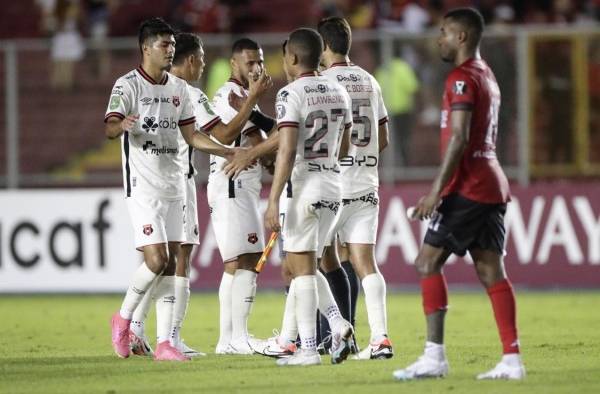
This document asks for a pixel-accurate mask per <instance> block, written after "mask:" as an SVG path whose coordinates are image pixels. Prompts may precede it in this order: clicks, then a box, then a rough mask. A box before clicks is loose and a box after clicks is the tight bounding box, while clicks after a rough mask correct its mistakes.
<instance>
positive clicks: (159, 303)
mask: <svg viewBox="0 0 600 394" xmlns="http://www.w3.org/2000/svg"><path fill="white" fill-rule="evenodd" d="M174 306H175V277H174V276H161V277H160V278H158V281H157V282H156V341H157V343H162V342H164V341H167V340H169V339H170V338H171V327H172V324H173V307H174Z"/></svg>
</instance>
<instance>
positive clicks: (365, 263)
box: [348, 243, 394, 360]
mask: <svg viewBox="0 0 600 394" xmlns="http://www.w3.org/2000/svg"><path fill="white" fill-rule="evenodd" d="M348 251H349V252H350V261H351V262H352V266H353V267H354V270H355V271H356V273H357V274H358V277H359V278H360V279H361V283H362V288H363V291H364V293H365V305H366V308H367V318H368V321H369V328H370V329H371V336H370V340H369V344H368V345H367V346H366V347H365V348H364V349H363V350H362V351H361V352H360V353H359V355H358V359H362V360H368V359H379V358H392V357H393V356H394V352H393V348H392V343H391V341H390V339H389V338H388V330H387V307H386V284H385V279H384V278H383V275H382V274H381V272H379V269H378V268H377V264H376V262H375V247H374V244H370V243H368V244H367V243H348Z"/></svg>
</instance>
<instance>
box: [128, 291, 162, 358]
mask: <svg viewBox="0 0 600 394" xmlns="http://www.w3.org/2000/svg"><path fill="white" fill-rule="evenodd" d="M155 288H156V280H155V281H154V282H152V286H150V288H149V289H148V290H147V291H146V294H144V298H142V301H141V302H140V303H139V304H138V306H137V308H135V311H134V312H133V316H132V317H131V324H130V326H129V329H130V335H129V336H130V341H131V352H132V353H133V354H135V355H137V356H150V357H153V356H154V352H153V350H152V347H151V346H150V341H149V340H148V337H147V336H146V330H145V323H146V318H147V317H148V312H149V311H150V307H151V306H152V305H153V304H154V293H155Z"/></svg>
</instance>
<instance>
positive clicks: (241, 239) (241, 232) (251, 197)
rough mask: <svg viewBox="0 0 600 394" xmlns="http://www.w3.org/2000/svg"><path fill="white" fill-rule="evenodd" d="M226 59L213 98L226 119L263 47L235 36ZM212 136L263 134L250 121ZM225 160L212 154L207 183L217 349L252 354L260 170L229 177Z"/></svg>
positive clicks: (252, 140) (235, 138)
mask: <svg viewBox="0 0 600 394" xmlns="http://www.w3.org/2000/svg"><path fill="white" fill-rule="evenodd" d="M230 64H231V76H230V78H229V80H228V81H227V82H225V84H224V85H223V86H221V87H220V88H219V89H218V90H217V92H216V93H215V96H214V98H213V104H214V107H215V110H216V113H217V114H219V116H220V117H221V119H223V121H225V122H227V121H229V120H230V119H232V118H233V117H235V116H237V114H238V112H237V111H236V110H235V109H234V108H233V107H231V106H230V105H229V97H230V95H231V94H236V95H243V96H247V95H248V86H249V83H250V81H251V80H252V79H253V78H255V76H256V75H259V74H260V73H262V72H263V71H264V58H263V52H262V49H261V48H260V47H259V46H258V44H257V43H256V42H254V41H252V40H250V39H248V38H241V39H238V40H236V41H235V42H234V43H233V46H232V54H231V60H230ZM246 104H247V103H246ZM255 109H257V107H255ZM253 112H254V113H256V111H253ZM273 126H274V122H271V124H270V128H268V129H267V130H266V131H267V132H269V131H271V128H273ZM211 138H213V139H214V140H215V141H218V142H219V143H222V144H224V145H229V146H232V147H233V146H241V147H251V146H254V145H257V144H258V143H260V142H262V141H263V140H264V139H265V138H266V134H265V133H264V132H263V131H262V130H261V129H260V128H259V127H258V126H257V125H255V124H254V123H253V122H251V121H248V122H247V123H246V124H245V125H244V126H243V127H242V130H241V132H239V131H238V132H237V133H219V132H211ZM224 164H225V160H223V159H222V158H220V157H218V156H211V157H210V174H209V176H208V186H207V198H208V204H209V206H210V214H211V221H212V227H213V230H214V233H215V238H216V241H217V245H218V247H219V251H220V253H221V258H222V259H223V276H222V277H221V283H220V285H219V316H220V319H219V321H220V324H219V341H218V343H217V346H216V349H215V353H217V354H254V346H253V343H255V339H254V338H253V337H251V336H250V335H249V334H248V328H247V327H248V317H249V315H250V312H251V309H252V305H253V303H254V297H255V295H256V276H257V274H256V271H255V270H254V268H255V267H256V263H257V262H258V260H259V258H260V256H261V254H262V251H263V250H264V247H265V242H264V238H265V236H264V226H263V223H262V218H261V215H260V210H259V201H260V198H259V193H260V189H261V176H262V171H261V166H254V167H251V168H248V169H247V170H245V171H242V172H241V173H240V174H239V175H238V176H237V177H236V179H233V178H231V177H228V176H227V175H225V173H224V172H223V165H224Z"/></svg>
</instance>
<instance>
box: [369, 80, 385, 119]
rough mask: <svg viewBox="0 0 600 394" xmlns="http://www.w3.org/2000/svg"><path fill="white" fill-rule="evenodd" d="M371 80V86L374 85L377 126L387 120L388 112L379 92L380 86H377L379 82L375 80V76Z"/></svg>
mask: <svg viewBox="0 0 600 394" xmlns="http://www.w3.org/2000/svg"><path fill="white" fill-rule="evenodd" d="M372 80H373V86H374V87H375V92H374V93H375V95H376V96H375V98H376V100H377V116H378V118H379V119H377V121H378V124H379V126H381V125H382V124H384V123H387V122H388V113H387V109H386V108H385V103H384V102H383V93H382V92H381V86H379V83H378V82H377V81H376V80H375V78H372Z"/></svg>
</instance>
